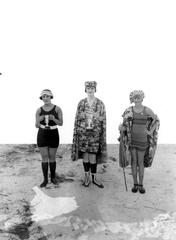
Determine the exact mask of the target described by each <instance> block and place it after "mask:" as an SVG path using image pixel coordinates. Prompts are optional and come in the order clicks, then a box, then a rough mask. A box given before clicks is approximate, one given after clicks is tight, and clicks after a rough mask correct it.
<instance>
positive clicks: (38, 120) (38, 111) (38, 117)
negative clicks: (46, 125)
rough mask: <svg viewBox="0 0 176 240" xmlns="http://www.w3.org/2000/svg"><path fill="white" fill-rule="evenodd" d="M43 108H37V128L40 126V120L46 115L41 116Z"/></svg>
mask: <svg viewBox="0 0 176 240" xmlns="http://www.w3.org/2000/svg"><path fill="white" fill-rule="evenodd" d="M40 112H41V109H40V108H39V109H37V112H36V114H35V126H36V128H39V127H40V122H41V121H42V120H43V119H44V116H40Z"/></svg>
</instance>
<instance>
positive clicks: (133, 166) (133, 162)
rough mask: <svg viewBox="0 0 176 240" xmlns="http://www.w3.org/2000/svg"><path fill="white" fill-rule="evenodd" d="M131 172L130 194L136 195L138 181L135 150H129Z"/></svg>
mask: <svg viewBox="0 0 176 240" xmlns="http://www.w3.org/2000/svg"><path fill="white" fill-rule="evenodd" d="M131 170H132V175H133V182H134V187H133V188H132V189H131V190H132V192H134V193H136V192H137V190H138V180H137V150H136V148H132V149H131Z"/></svg>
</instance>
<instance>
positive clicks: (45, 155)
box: [39, 147, 49, 162]
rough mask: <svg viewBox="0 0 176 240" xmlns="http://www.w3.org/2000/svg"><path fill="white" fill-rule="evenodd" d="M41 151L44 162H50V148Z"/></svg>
mask: <svg viewBox="0 0 176 240" xmlns="http://www.w3.org/2000/svg"><path fill="white" fill-rule="evenodd" d="M39 151H40V154H41V157H42V162H48V159H49V152H48V147H39Z"/></svg>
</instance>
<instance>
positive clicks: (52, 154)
mask: <svg viewBox="0 0 176 240" xmlns="http://www.w3.org/2000/svg"><path fill="white" fill-rule="evenodd" d="M56 152H57V148H49V164H50V173H51V182H52V183H53V184H57V180H56V176H55V173H56Z"/></svg>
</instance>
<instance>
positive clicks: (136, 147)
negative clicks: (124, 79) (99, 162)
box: [119, 90, 160, 194]
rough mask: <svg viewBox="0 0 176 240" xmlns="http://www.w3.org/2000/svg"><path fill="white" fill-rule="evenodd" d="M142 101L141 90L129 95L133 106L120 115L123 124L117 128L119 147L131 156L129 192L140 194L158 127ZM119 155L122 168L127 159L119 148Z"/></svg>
mask: <svg viewBox="0 0 176 240" xmlns="http://www.w3.org/2000/svg"><path fill="white" fill-rule="evenodd" d="M143 99H144V92H143V91H142V90H134V91H132V92H131V93H130V102H131V103H134V106H130V107H129V108H127V109H126V110H125V112H124V113H123V115H122V117H123V123H122V125H120V126H119V130H120V135H121V137H120V139H121V142H120V145H121V144H123V146H124V147H125V149H126V152H128V153H130V155H131V156H130V158H131V169H132V175H133V181H134V186H133V188H132V189H131V190H132V192H133V193H136V192H137V191H138V190H139V192H140V193H142V194H144V193H145V188H144V187H143V178H144V167H150V166H151V165H152V161H153V158H154V155H155V150H156V146H157V138H158V129H159V125H160V122H159V118H158V117H157V115H156V114H154V113H153V111H152V110H151V109H150V108H148V107H146V106H144V105H143V104H142V102H143ZM119 153H120V154H119V159H120V158H121V159H120V165H121V166H123V167H124V166H126V165H127V164H128V162H127V163H125V162H123V160H124V159H127V157H123V156H124V153H122V152H121V149H120V148H119ZM125 154H126V153H125ZM120 156H121V157H120ZM138 174H139V181H138V176H137V175H138Z"/></svg>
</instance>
